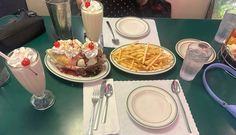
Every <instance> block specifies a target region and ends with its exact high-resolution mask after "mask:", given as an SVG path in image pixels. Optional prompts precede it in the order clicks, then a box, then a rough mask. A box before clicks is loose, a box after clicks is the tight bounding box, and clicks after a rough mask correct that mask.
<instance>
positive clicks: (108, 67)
mask: <svg viewBox="0 0 236 135" xmlns="http://www.w3.org/2000/svg"><path fill="white" fill-rule="evenodd" d="M49 59H50V58H49V56H48V55H46V56H45V57H44V63H45V65H46V67H47V69H48V70H49V71H50V72H52V73H53V74H54V75H56V76H58V77H60V78H62V79H65V80H68V81H72V82H80V83H81V82H82V83H86V82H95V81H98V80H101V79H103V78H105V77H106V76H107V75H108V74H109V72H110V70H111V65H110V63H109V61H108V60H107V61H106V63H105V66H106V68H105V70H104V71H102V72H101V73H99V74H98V75H96V76H93V77H82V76H73V75H69V74H65V73H62V72H60V71H59V70H58V69H57V67H56V66H55V65H54V64H53V63H51V62H50V60H49Z"/></svg>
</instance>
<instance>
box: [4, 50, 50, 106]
mask: <svg viewBox="0 0 236 135" xmlns="http://www.w3.org/2000/svg"><path fill="white" fill-rule="evenodd" d="M7 65H8V67H9V69H10V70H11V72H12V73H13V75H14V76H15V78H16V79H17V80H18V81H19V82H20V83H21V85H22V86H23V87H24V88H25V89H26V90H28V91H29V92H30V93H31V94H33V96H32V98H31V103H32V105H33V106H34V107H35V109H37V110H45V109H47V108H49V107H51V106H52V105H53V103H54V96H53V95H52V93H51V92H50V91H47V90H45V88H46V82H45V75H44V69H43V65H42V63H41V59H40V55H39V53H38V52H37V51H36V50H34V49H32V48H26V47H21V48H18V49H15V50H13V51H12V52H11V53H10V54H9V59H8V60H7Z"/></svg>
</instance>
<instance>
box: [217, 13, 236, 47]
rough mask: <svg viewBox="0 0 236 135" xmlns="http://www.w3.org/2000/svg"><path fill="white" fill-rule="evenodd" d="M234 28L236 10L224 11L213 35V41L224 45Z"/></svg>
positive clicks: (235, 25) (235, 26)
mask: <svg viewBox="0 0 236 135" xmlns="http://www.w3.org/2000/svg"><path fill="white" fill-rule="evenodd" d="M234 28H236V9H229V10H226V11H225V14H224V17H223V19H222V21H221V23H220V26H219V28H218V31H217V33H216V35H215V41H217V42H218V43H221V44H223V43H225V41H226V40H227V38H228V37H229V35H230V33H231V31H232V30H233V29H234Z"/></svg>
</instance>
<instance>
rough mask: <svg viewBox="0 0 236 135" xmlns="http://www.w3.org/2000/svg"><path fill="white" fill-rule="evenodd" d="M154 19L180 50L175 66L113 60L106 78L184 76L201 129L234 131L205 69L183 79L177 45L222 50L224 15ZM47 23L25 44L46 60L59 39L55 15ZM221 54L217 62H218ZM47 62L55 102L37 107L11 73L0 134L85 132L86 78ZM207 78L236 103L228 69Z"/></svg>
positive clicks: (79, 30) (1, 93) (78, 30)
mask: <svg viewBox="0 0 236 135" xmlns="http://www.w3.org/2000/svg"><path fill="white" fill-rule="evenodd" d="M72 20H73V21H72V24H73V35H74V37H75V38H78V39H79V40H80V41H82V42H84V39H83V36H84V30H83V24H82V21H81V18H80V17H78V16H76V17H73V19H72ZM155 21H156V25H157V29H158V33H159V38H160V43H161V46H164V47H166V48H168V49H169V50H171V51H172V52H173V53H174V54H175V56H176V59H177V61H176V65H175V67H174V68H173V69H171V70H170V71H168V72H166V73H163V74H159V75H150V76H140V75H132V74H128V73H124V72H123V71H121V70H119V69H117V68H116V67H114V66H113V65H112V66H111V72H110V73H109V75H108V76H107V77H106V78H113V79H114V80H162V79H179V80H180V83H181V85H182V88H183V90H184V94H185V97H186V99H187V102H188V104H189V106H190V110H191V112H192V115H193V118H194V120H195V123H196V126H197V128H198V130H199V133H200V134H201V135H235V134H236V119H235V118H234V117H233V116H232V115H231V114H230V113H228V112H227V111H226V110H225V109H224V108H222V107H221V106H220V105H219V104H217V103H216V102H215V101H214V100H213V99H212V98H211V97H210V96H209V95H208V93H207V92H206V90H205V88H204V87H203V84H202V73H203V72H202V70H201V71H200V72H199V73H198V74H197V76H196V78H195V79H194V80H193V81H190V82H187V81H183V80H181V79H180V77H179V71H180V68H181V65H182V62H183V60H182V58H181V57H179V56H178V54H177V53H176V51H175V45H176V43H177V42H178V41H179V40H181V39H184V38H196V39H200V40H204V41H206V42H208V43H210V44H211V45H212V46H213V48H214V49H215V51H216V52H218V51H219V49H220V44H218V43H216V42H215V41H214V40H213V39H214V35H215V33H216V31H217V28H218V26H219V23H220V21H219V20H192V19H161V18H156V19H155ZM44 23H45V26H46V29H47V31H46V32H45V33H43V34H41V35H40V36H38V37H37V38H35V39H33V40H32V41H29V42H27V43H26V44H25V45H24V46H28V47H32V48H35V49H36V50H38V51H39V52H40V56H41V59H42V61H43V59H44V56H45V54H46V53H45V50H46V49H48V48H50V47H51V46H52V43H53V42H54V38H53V37H54V36H53V34H52V33H53V26H52V23H51V20H50V18H49V17H44ZM28 34H30V33H28ZM22 36H24V35H22ZM156 36H157V35H156ZM154 38H155V37H154ZM111 50H112V49H111V48H105V53H106V55H107V56H109V54H110V52H111ZM217 59H218V58H217ZM217 59H216V60H215V61H214V62H217V61H218V60H217ZM206 66H207V65H206ZM206 66H204V67H203V68H205V67H206ZM44 68H45V75H46V83H47V84H46V87H47V89H49V90H51V91H52V92H53V93H54V95H55V97H56V102H55V104H54V105H53V106H52V107H51V108H50V109H48V110H45V111H37V110H35V109H33V107H32V105H31V104H30V97H31V94H30V93H28V92H27V91H26V90H25V89H24V88H23V87H22V86H21V85H20V84H19V83H18V82H17V81H16V79H15V78H14V76H13V75H11V78H10V79H9V81H8V83H7V84H6V85H4V86H3V87H1V90H0V135H82V134H83V84H82V83H75V82H70V81H66V80H63V79H61V78H59V77H57V76H55V75H54V74H52V73H51V72H50V71H49V70H48V69H47V68H46V67H45V65H44ZM207 80H208V82H209V85H210V86H211V87H212V89H213V90H214V92H215V93H217V95H218V96H219V97H221V98H222V99H224V100H225V101H227V102H228V103H232V104H234V103H235V104H236V91H235V88H234V86H235V82H236V80H235V79H234V78H232V77H231V76H229V75H228V74H227V73H226V72H224V71H223V70H211V71H209V72H208V73H207ZM176 134H178V133H176Z"/></svg>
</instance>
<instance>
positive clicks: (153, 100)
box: [126, 86, 178, 129]
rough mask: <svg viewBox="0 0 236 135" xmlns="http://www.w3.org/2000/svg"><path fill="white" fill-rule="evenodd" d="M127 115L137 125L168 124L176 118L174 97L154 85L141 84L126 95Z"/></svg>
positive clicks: (162, 125) (154, 127) (157, 125)
mask: <svg viewBox="0 0 236 135" xmlns="http://www.w3.org/2000/svg"><path fill="white" fill-rule="evenodd" d="M126 107H127V111H128V114H129V116H130V117H131V118H132V119H133V120H134V121H135V122H136V123H138V124H139V125H141V126H143V127H146V128H150V129H161V128H166V127H168V126H170V125H171V124H172V123H173V122H174V121H175V120H176V118H177V115H178V107H177V104H176V102H175V100H174V98H173V97H172V96H171V95H170V94H169V93H168V92H167V91H165V90H163V89H161V88H159V87H155V86H141V87H138V88H136V89H134V90H133V91H132V92H131V93H130V94H129V96H128V98H127V102H126Z"/></svg>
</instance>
